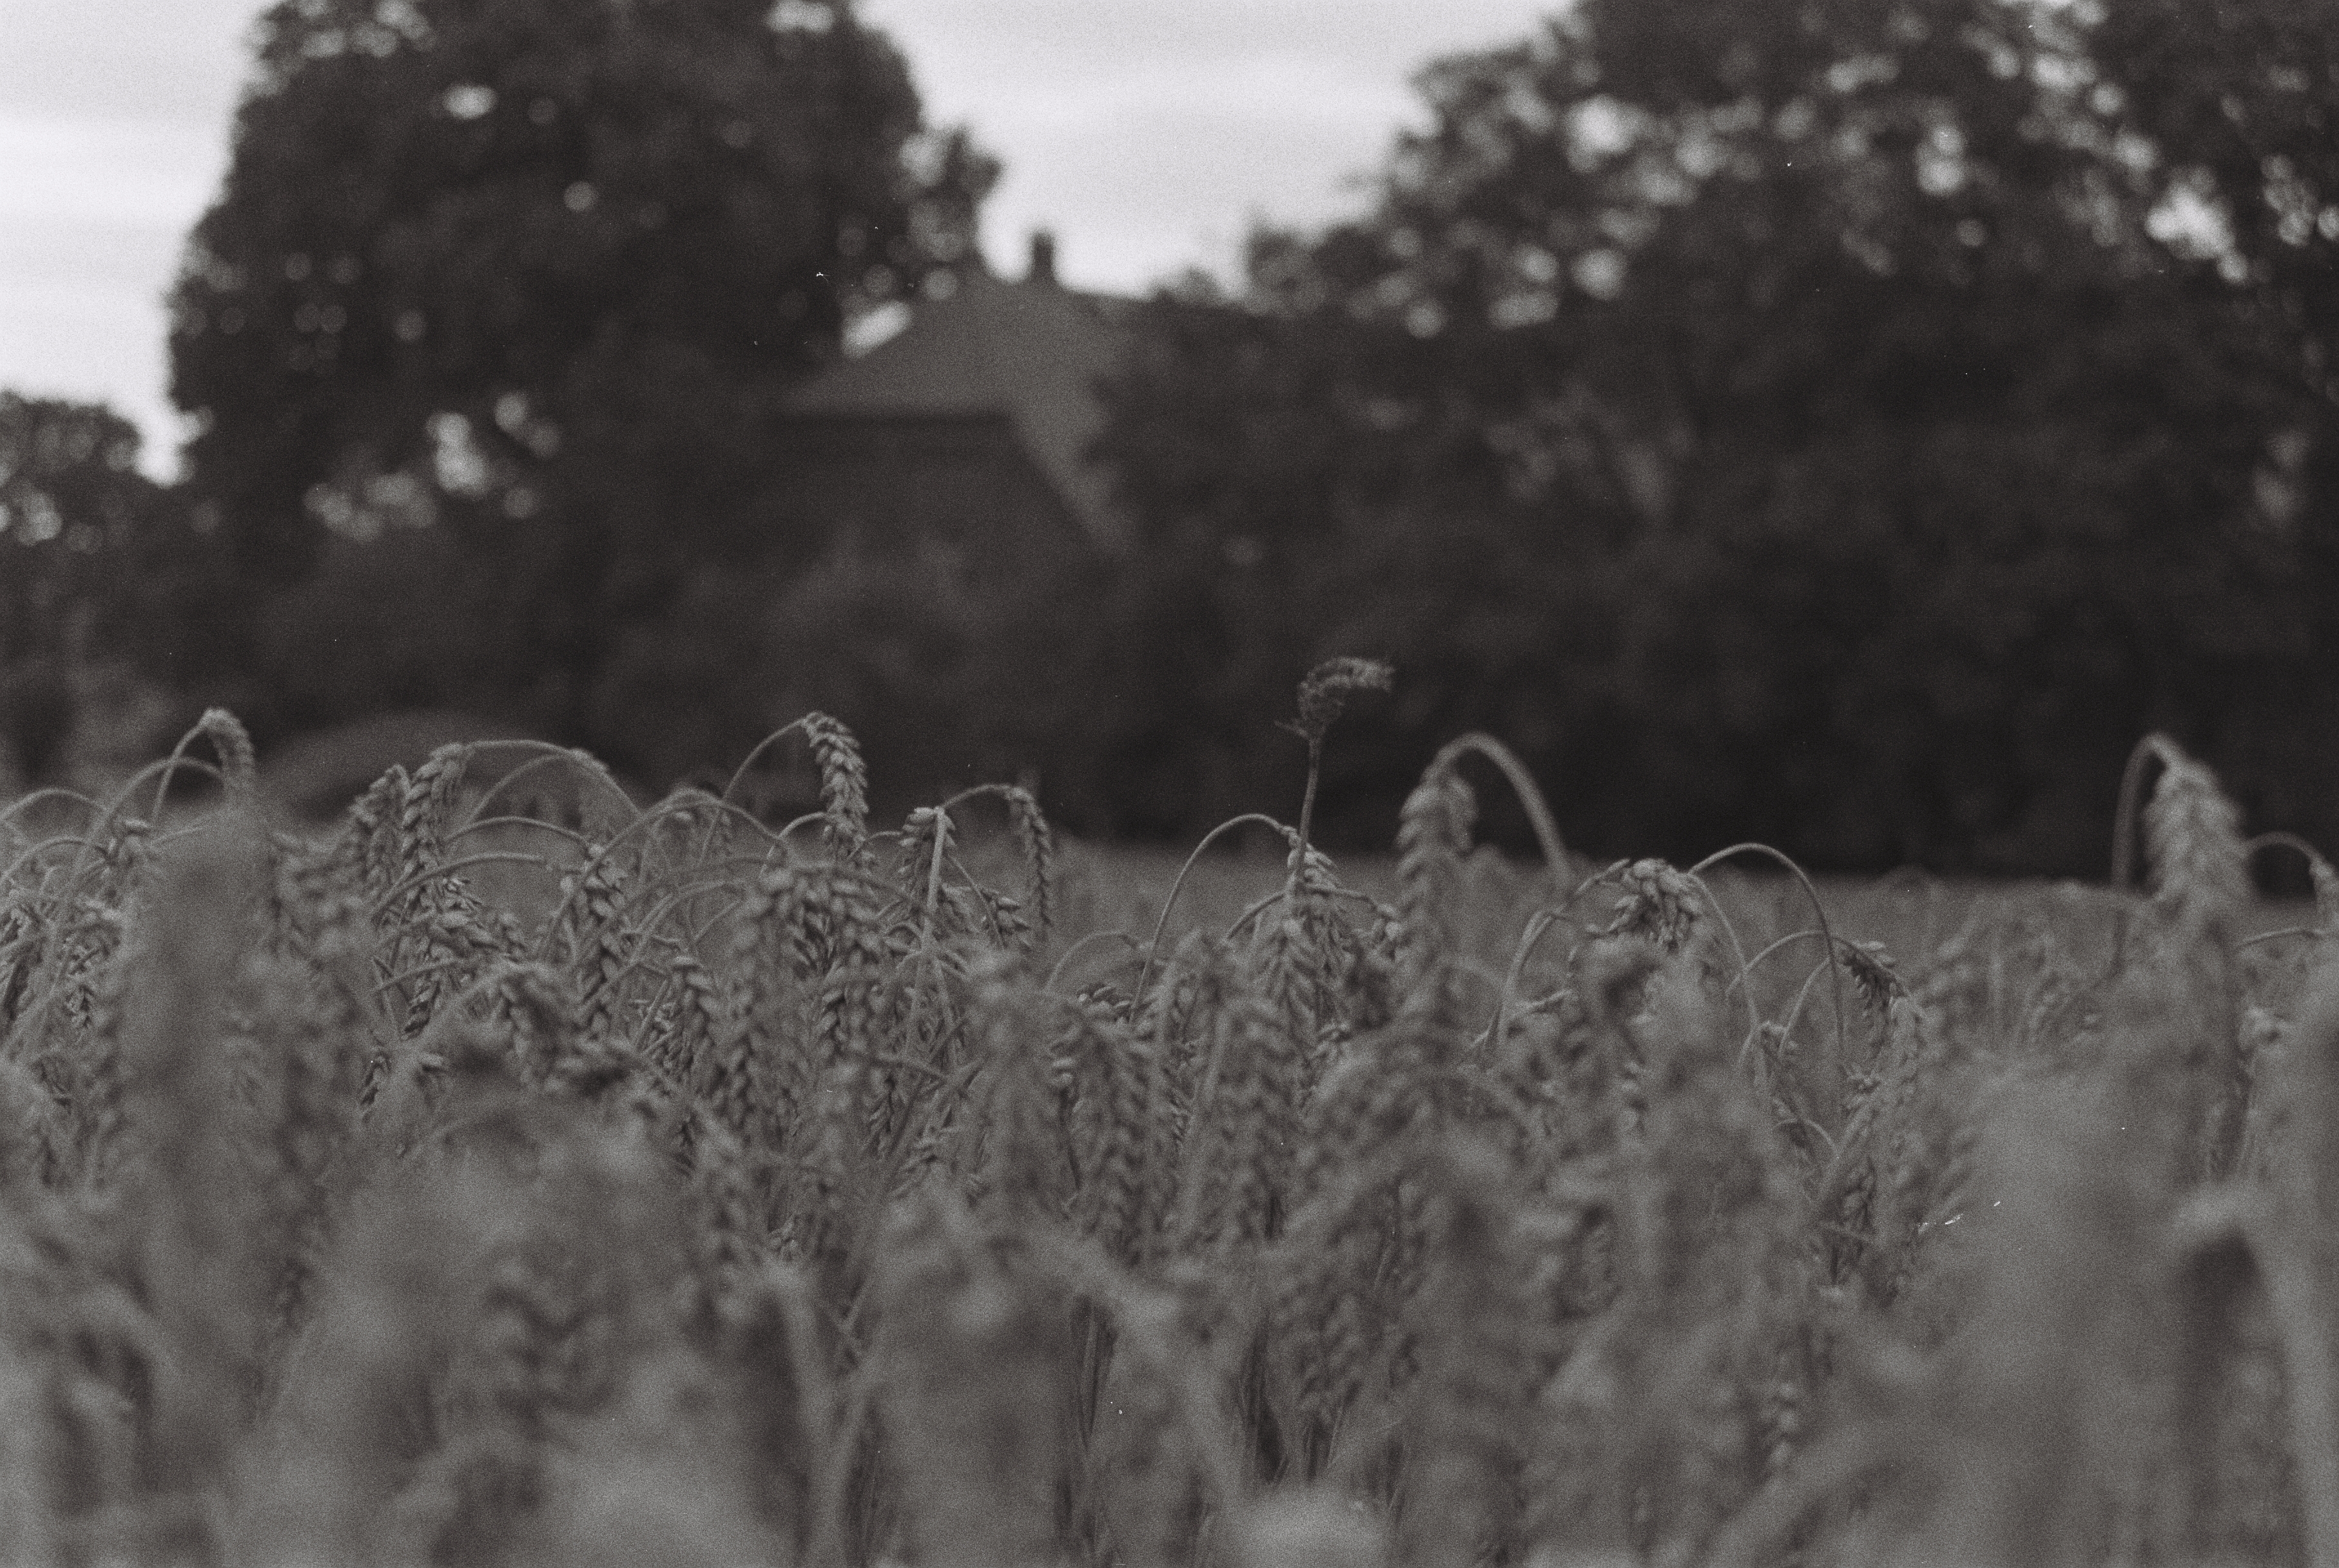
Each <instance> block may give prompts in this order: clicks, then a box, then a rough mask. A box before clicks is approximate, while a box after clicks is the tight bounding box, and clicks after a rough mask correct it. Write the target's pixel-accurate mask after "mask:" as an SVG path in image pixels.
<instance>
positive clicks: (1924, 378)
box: [1109, 0, 2329, 869]
mask: <svg viewBox="0 0 2339 1568" xmlns="http://www.w3.org/2000/svg"><path fill="white" fill-rule="evenodd" d="M2170 3H2171V4H2172V5H2173V4H2176V0H2170ZM2100 21H2101V18H2100V17H2099V16H2097V17H2093V18H2091V17H2090V15H2087V14H2086V13H2085V11H2084V8H2081V7H2068V6H2053V5H2031V4H2027V3H2024V0H1904V3H1901V4H1894V5H1884V4H1879V3H1877V0H1812V3H1810V4H1804V5H1797V6H1779V5H1771V4H1767V3H1762V0H1584V3H1583V4H1581V5H1577V6H1575V7H1574V8H1573V9H1572V10H1570V11H1568V12H1566V13H1565V14H1564V15H1562V16H1560V17H1558V18H1556V19H1554V21H1553V22H1552V23H1551V24H1549V25H1547V26H1546V28H1545V30H1544V31H1543V32H1542V33H1541V34H1539V35H1537V36H1536V37H1535V38H1533V39H1530V40H1528V41H1526V42H1525V43H1522V44H1517V45H1515V46H1512V47H1508V48H1503V49H1497V50H1492V51H1487V52H1484V53H1481V54H1472V55H1466V56H1461V57H1457V58H1456V59H1452V60H1448V61H1445V62H1441V63H1439V64H1436V65H1434V66H1432V67H1431V68H1430V69H1428V70H1427V71H1426V72H1425V73H1424V74H1423V75H1422V77H1421V78H1420V85H1421V90H1422V93H1423V95H1424V97H1425V98H1426V102H1427V104H1428V106H1429V109H1430V111H1431V114H1432V121H1431V124H1430V125H1429V127H1428V128H1427V129H1426V130H1425V131H1423V132H1420V133H1411V134H1408V135H1406V136H1405V137H1404V138H1402V139H1401V140H1400V142H1399V143H1398V146H1397V149H1396V153H1395V155H1394V156H1393V157H1392V159H1391V161H1390V165H1389V170H1388V173H1387V176H1386V178H1385V181H1384V183H1383V190H1382V193H1381V196H1380V199H1379V200H1378V202H1377V203H1376V205H1375V207H1374V208H1373V210H1372V211H1371V212H1369V214H1368V215H1367V216H1366V217H1365V218H1363V219H1362V220H1360V221H1357V222H1353V223H1350V224H1347V225H1342V226H1339V227H1337V228H1335V229H1333V230H1331V231H1329V232H1325V233H1323V234H1320V235H1317V236H1308V237H1303V236H1289V235H1285V236H1274V235H1269V236H1262V237H1261V240H1260V242H1258V244H1257V245H1255V247H1254V249H1253V252H1252V256H1251V260H1250V267H1249V275H1248V294H1247V297H1246V298H1245V299H1244V300H1243V301H1241V306H1240V309H1239V311H1236V312H1234V315H1235V317H1237V318H1239V319H1238V320H1234V321H1231V322H1229V320H1228V311H1227V307H1226V306H1224V305H1222V304H1221V305H1198V304H1194V303H1191V302H1187V301H1176V300H1164V301H1158V302H1157V304H1156V306H1155V307H1154V310H1153V312H1152V321H1153V327H1152V330H1151V331H1150V334H1149V338H1150V343H1151V349H1150V351H1149V352H1148V353H1147V354H1145V355H1143V356H1141V357H1140V361H1139V368H1138V370H1137V371H1136V373H1135V374H1134V375H1133V376H1132V378H1131V379H1130V382H1129V383H1128V384H1126V385H1124V387H1123V388H1122V389H1121V392H1120V419H1119V420H1118V423H1117V426H1116V429H1115V430H1114V432H1113V434H1112V435H1111V437H1110V441H1109V444H1110V449H1111V450H1112V452H1113V454H1114V455H1115V457H1116V459H1117V460H1118V461H1120V464H1121V467H1122V472H1123V475H1124V478H1125V482H1126V484H1127V486H1128V488H1129V490H1130V499H1131V502H1132V504H1133V506H1134V508H1135V509H1136V510H1137V511H1138V512H1139V513H1140V515H1142V516H1144V517H1145V518H1148V519H1149V523H1150V531H1151V532H1152V533H1153V535H1154V537H1156V538H1163V537H1193V536H1209V535H1216V536H1218V537H1219V539H1220V540H1221V541H1222V542H1227V543H1231V542H1233V541H1234V540H1235V539H1236V538H1237V537H1238V536H1239V537H1243V538H1248V539H1250V540H1251V541H1253V542H1252V543H1251V544H1249V545H1247V546H1245V547H1242V548H1240V549H1237V550H1234V551H1232V552H1230V553H1229V552H1228V551H1224V550H1221V551H1219V552H1217V556H1216V558H1215V559H1213V552H1212V551H1211V550H1209V549H1208V548H1202V547H1196V548H1191V549H1188V550H1186V551H1184V552H1182V554H1181V556H1180V557H1179V558H1183V559H1186V560H1189V561H1192V562H1197V563H1205V564H1204V565H1202V566H1199V567H1198V568H1197V571H1198V572H1199V577H1202V578H1206V579H1210V580H1214V581H1217V582H1219V584H1220V585H1221V589H1220V590H1219V592H1220V597H1221V600H1222V601H1225V600H1226V595H1225V594H1224V591H1223V585H1224V584H1225V583H1226V582H1227V581H1228V580H1229V579H1230V578H1232V577H1237V576H1239V575H1242V574H1245V573H1248V574H1252V575H1254V576H1255V575H1257V574H1258V573H1260V572H1261V571H1265V572H1268V573H1269V574H1271V578H1270V580H1269V581H1268V582H1267V583H1266V584H1263V585H1261V586H1260V587H1259V588H1258V590H1256V591H1254V592H1253V593H1252V594H1251V595H1250V597H1251V599H1252V601H1253V602H1255V603H1258V604H1259V605H1262V606H1268V608H1267V610H1266V611H1265V614H1266V615H1267V616H1269V617H1272V618H1274V619H1275V620H1276V622H1277V624H1276V625H1274V626H1272V627H1269V626H1264V625H1262V624H1260V623H1259V622H1258V621H1256V620H1254V621H1252V622H1251V623H1249V624H1247V625H1244V626H1239V627H1238V628H1237V629H1235V630H1234V631H1232V632H1230V633H1229V641H1230V642H1231V643H1233V644H1235V645H1239V646H1245V647H1250V648H1257V647H1263V646H1275V647H1280V648H1285V649H1288V650H1289V652H1288V654H1287V655H1282V656H1278V662H1280V663H1282V664H1283V665H1284V666H1286V667H1285V668H1283V669H1282V670H1280V671H1279V672H1278V677H1279V678H1278V682H1277V683H1276V684H1278V685H1285V689H1288V685H1286V684H1285V683H1286V682H1288V678H1289V677H1290V676H1295V675H1296V673H1297V670H1298V668H1301V667H1305V664H1306V662H1307V661H1308V660H1310V659H1313V658H1315V657H1318V656H1323V655H1326V654H1330V653H1336V652H1365V653H1375V654H1383V655H1393V656H1396V658H1397V660H1398V663H1399V665H1400V668H1401V669H1409V670H1410V671H1411V672H1412V674H1411V676H1410V678H1409V679H1407V680H1406V684H1405V686H1404V687H1403V688H1402V689H1401V691H1400V697H1399V702H1398V704H1397V707H1396V715H1397V716H1398V721H1399V725H1400V726H1401V732H1402V733H1401V736H1400V743H1399V744H1397V745H1392V746H1390V747H1388V748H1387V749H1386V750H1385V751H1384V752H1383V753H1382V754H1381V755H1380V756H1378V757H1377V758H1369V759H1366V763H1367V773H1366V774H1365V775H1364V776H1360V777H1359V778H1358V779H1357V784H1358V785H1359V786H1360V787H1361V788H1362V790H1363V791H1364V793H1365V794H1367V795H1368V796H1370V797H1371V798H1373V799H1375V800H1377V801H1378V802H1379V803H1381V809H1382V810H1383V811H1384V812H1385V811H1386V809H1387V806H1388V805H1390V804H1394V801H1395V800H1396V799H1397V798H1400V797H1401V791H1402V789H1403V787H1404V786H1403V783H1402V781H1403V779H1404V778H1405V777H1406V774H1408V773H1409V771H1410V770H1412V769H1413V768H1416V767H1417V766H1418V764H1419V760H1420V757H1421V756H1422V755H1423V754H1426V750H1427V748H1428V747H1429V746H1430V745H1433V744H1435V742H1436V740H1437V739H1439V738H1442V736H1443V735H1445V734H1447V733H1451V731H1452V730H1454V729H1456V728H1460V727H1463V726H1465V725H1485V726H1487V727H1492V728H1495V729H1496V730H1498V731H1501V732H1503V733H1505V734H1506V735H1511V736H1513V737H1515V738H1516V739H1518V740H1519V741H1520V742H1521V743H1522V745H1523V749H1525V751H1526V752H1528V753H1529V754H1530V755H1531V756H1532V758H1533V759H1534V760H1535V763H1536V764H1537V765H1538V766H1539V767H1540V768H1541V769H1542V770H1543V771H1544V773H1545V776H1546V777H1547V778H1548V779H1550V780H1551V781H1552V782H1553V783H1554V784H1555V786H1556V793H1557V794H1558V795H1559V797H1560V801H1561V811H1562V814H1563V818H1564V820H1565V821H1566V822H1567V823H1568V824H1569V825H1570V826H1571V827H1572V828H1573V829H1574V831H1576V832H1577V833H1580V834H1581V835H1583V836H1584V837H1586V838H1587V839H1588V840H1589V841H1590V842H1592V843H1594V844H1597V845H1600V846H1602V847H1604V848H1614V849H1616V850H1619V851H1624V850H1635V851H1646V850H1658V851H1663V852H1667V853H1692V852H1694V851H1697V850H1700V849H1702V848H1710V847H1712V845H1713V844H1714V843H1717V842H1719V841H1721V840H1722V839H1724V838H1726V837H1731V836H1744V835H1745V834H1746V833H1750V832H1751V833H1756V834H1759V835H1762V836H1764V837H1767V838H1771V839H1773V840H1774V841H1776V842H1780V843H1784V844H1787V845H1789V846H1791V847H1792V848H1794V849H1796V850H1797V851H1799V852H1800V853H1806V854H1808V855H1811V856H1812V857H1814V858H1817V859H1819V860H1821V861H1822V862H1828V863H1839V864H1845V865H1881V864H1890V863H1893V862H1896V861H1900V860H1921V861H1928V862H1931V863H1937V864H1943V865H1961V864H1962V865H1974V864H1980V865H1991V866H1998V867H2003V868H2012V867H2018V866H2021V867H2030V868H2046V867H2055V868H2058V869H2059V868H2073V869H2076V868H2078V867H2082V866H2089V865H2093V864H2094V863H2096V862H2097V860H2098V859H2099V857H2100V853H2101V850H2100V847H2099V846H2100V845H2101V843H2104V842H2106V839H2105V836H2104V835H2105V834H2106V833H2107V831H2108V819H2109V812H2110V805H2111V802H2110V799H2109V794H2110V792H2109V789H2108V788H2107V784H2106V783H2105V781H2106V780H2107V779H2109V778H2115V777H2117V770H2118V766H2119V762H2120V758H2121V756H2122V754H2124V753H2125V750H2126V748H2127V745H2130V744H2131V743H2132V742H2133V740H2134V739H2135V738H2136V736H2137V735H2138V734H2139V733H2141V731H2142V730H2144V729H2145V728H2147V727H2153V726H2166V727H2172V728H2175V729H2177V730H2179V731H2180V732H2183V733H2185V734H2186V735H2187V738H2188V739H2190V740H2192V741H2194V742H2196V744H2200V745H2203V746H2204V748H2205V749H2206V750H2207V751H2209V752H2210V753H2211V754H2213V755H2219V754H2220V747H2219V745H2218V744H2217V743H2218V742H2219V740H2220V735H2221V730H2222V731H2223V732H2224V733H2223V735H2222V738H2223V740H2224V741H2225V742H2226V743H2230V744H2226V745H2225V747H2224V753H2225V756H2226V758H2238V757H2240V756H2242V755H2243V754H2245V752H2247V751H2248V750H2249V748H2248V747H2247V746H2246V745H2241V744H2240V742H2241V740H2242V739H2243V737H2242V736H2241V735H2239V734H2238V733H2237V732H2236V730H2235V723H2234V720H2233V716H2232V715H2233V713H2234V711H2235V697H2236V696H2237V695H2238V694H2242V693H2245V692H2248V691H2250V690H2253V689H2258V688H2259V687H2261V686H2263V685H2264V684H2265V682H2266V681H2267V680H2269V679H2272V678H2273V677H2274V676H2275V673H2276V672H2279V671H2282V670H2285V669H2288V668H2292V667H2295V666H2296V665H2297V664H2298V663H2299V662H2300V660H2301V658H2302V657H2303V656H2306V655H2308V654H2311V653H2312V654H2315V655H2316V656H2325V655H2327V653H2328V651H2329V650H2328V648H2327V647H2325V648H2324V649H2323V650H2322V651H2321V652H2320V653H2317V651H2316V645H2315V640H2314V632H2313V628H2312V626H2311V625H2310V619H2311V617H2310V615H2309V613H2308V606H2310V605H2311V604H2312V602H2313V601H2314V597H2315V592H2314V581H2315V580H2316V579H2315V577H2314V570H2315V568H2314V548H2315V547H2314V528H2313V527H2312V526H2309V525H2310V522H2311V519H2310V520H2307V521H2302V520H2300V519H2299V518H2295V517H2294V518H2292V519H2291V521H2290V522H2283V521H2281V520H2279V519H2275V518H2271V517H2270V515H2269V513H2268V511H2267V508H2266V507H2265V504H2264V500H2265V489H2264V486H2263V484H2262V483H2261V482H2260V481H2261V480H2262V479H2263V478H2264V469H2265V461H2266V457H2267V450H2268V449H2267V444H2266V443H2267V438H2268V435H2269V433H2270V431H2271V430H2273V429H2278V428H2279V423H2280V419H2281V418H2282V417H2283V415H2282V409H2284V408H2285V406H2286V403H2287V402H2288V401H2289V400H2290V399H2291V394H2290V393H2289V392H2288V391H2286V390H2285V387H2284V384H2283V372H2282V370H2281V366H2280V362H2279V361H2280V358H2281V356H2280V352H2279V346H2278V345H2277V344H2276V343H2275V342H2274V341H2273V340H2271V339H2269V338H2268V337H2267V336H2266V335H2265V334H2263V333H2254V332H2249V331H2242V330H2236V317H2235V297H2234V291H2233V289H2232V287H2231V286H2230V284H2229V283H2228V282H2227V281H2226V280H2225V279H2223V278H2221V276H2220V275H2219V274H2218V272H2217V271H2216V268H2215V267H2214V266H2213V265H2204V264H2201V263H2199V262H2198V261H2197V260H2196V259H2194V258H2193V257H2192V256H2191V255H2190V254H2189V253H2188V252H2187V251H2186V250H2185V248H2184V246H2183V244H2182V243H2181V238H2182V237H2181V235H2179V234H2178V232H2177V231H2176V229H2174V228H2172V227H2171V225H2170V223H2169V222H2168V213H2167V212H2166V185H2165V181H2164V180H2163V178H2162V176H2161V171H2162V169H2163V168H2164V166H2165V163H2164V160H2169V159H2173V158H2175V156H2176V154H2174V153H2168V152H2166V151H2165V150H2163V149H2158V148H2156V147H2153V146H2152V145H2150V144H2149V143H2147V142H2145V141H2144V140H2143V139H2141V138H2140V137H2139V135H2138V134H2137V132H2136V130H2135V128H2134V126H2133V125H2132V124H2131V123H2129V121H2128V119H2127V107H2128V98H2127V95H2125V94H2122V93H2121V92H2120V91H2118V90H2117V87H2116V86H2113V85H2111V84H2107V82H2106V81H2105V79H2104V71H2103V67H2102V66H2101V65H2099V64H2098V63H2097V60H2096V58H2095V57H2094V54H2093V51H2094V49H2095V48H2096V46H2097V38H2096V36H2095V35H2094V33H2093V32H2092V31H2091V30H2090V28H2091V24H2092V22H2100ZM1212 312H1216V314H1217V318H1218V320H1219V324H1218V325H1216V326H1213V327H1209V328H1208V329H1207V330H1205V329H1203V328H1202V327H1200V326H1199V325H1198V322H1199V320H1200V319H1201V318H1202V317H1204V316H1208V315H1209V314H1210V313H1212ZM1230 345H1232V346H1231V347H1230ZM1213 356H1219V357H1220V358H1222V359H1225V360H1227V363H1228V366H1236V367H1239V373H1227V367H1226V366H1222V367H1220V368H1219V370H1217V371H1216V372H1214V371H1212V370H1210V369H1209V368H1208V367H1209V366H1210V365H1211V364H1212V360H1213ZM1232 430H1240V431H1243V432H1247V433H1248V435H1247V438H1246V439H1226V437H1225V436H1224V435H1223V434H1221V435H1220V436H1218V437H1209V436H1206V435H1205V434H1204V432H1207V431H1218V432H1228V431H1232ZM1301 432H1304V434H1303V433H1301ZM1295 501H1296V504H1295ZM2293 523H2296V524H2297V526H2295V527H2294V526H2292V524H2293ZM1287 541H1288V543H1287ZM2249 722H2255V721H2249ZM1351 745H1352V746H1353V745H1354V741H1353V738H1352V742H1351Z"/></svg>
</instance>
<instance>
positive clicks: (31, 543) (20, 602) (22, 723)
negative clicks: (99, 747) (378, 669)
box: [0, 392, 226, 783]
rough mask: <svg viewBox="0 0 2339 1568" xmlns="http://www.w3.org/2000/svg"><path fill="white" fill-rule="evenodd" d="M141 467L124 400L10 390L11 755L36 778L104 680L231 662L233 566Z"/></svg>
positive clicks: (0, 542) (1, 573)
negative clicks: (223, 605) (217, 558)
mask: <svg viewBox="0 0 2339 1568" xmlns="http://www.w3.org/2000/svg"><path fill="white" fill-rule="evenodd" d="M137 465H138V429H137V427H136V426H134V425H133V424H132V423H131V422H130V421H129V420H128V419H124V418H123V417H122V416H121V415H120V414H118V413H116V412H114V411H113V409H109V408H107V407H105V406H104V405H103V404H97V403H77V402H71V401H66V400H64V399H50V398H26V397H23V396H20V395H18V394H16V393H14V392H0V754H5V756H6V757H7V758H8V760H9V761H11V762H13V764H14V765H15V768H16V769H18V770H20V771H21V772H22V773H23V774H25V776H26V777H27V778H28V779H29V780H30V781H32V782H35V783H39V782H44V781H46V780H49V779H52V778H54V777H57V776H60V775H61V774H62V773H63V771H64V767H65V764H66V762H67V755H66V753H67V747H68V743H69V742H70V740H71V738H72V736H73V735H74V730H75V727H76V725H79V724H82V723H83V722H84V721H86V720H88V719H90V718H92V717H93V716H94V715H91V714H89V713H88V712H85V711H84V710H85V709H87V708H89V707H90V706H91V705H93V704H94V701H95V699H96V697H97V695H99V690H100V688H101V687H102V686H104V685H114V686H117V687H118V686H120V685H122V684H123V681H124V680H125V679H126V678H127V677H129V676H130V675H131V673H132V672H137V673H138V674H139V675H140V676H143V679H144V680H145V681H146V682H147V683H148V685H149V689H150V691H153V692H156V693H159V692H160V690H161V689H162V688H163V685H165V684H166V683H173V682H175V681H176V680H179V679H182V678H195V677H199V676H202V675H204V674H207V673H212V672H215V671H216V669H217V667H218V665H219V654H220V647H219V644H220V640H221V638H222V636H223V635H224V634H225V629H226V628H225V627H224V626H222V624H221V620H220V618H219V616H218V614H217V608H216V606H217V596H216V595H215V594H214V593H213V591H212V590H214V589H215V588H216V587H217V586H218V583H219V580H220V576H221V574H220V573H219V571H218V569H217V567H216V564H215V562H214V561H213V559H212V556H211V552H210V551H209V549H208V547H207V544H206V541H204V540H203V539H202V538H201V537H199V536H198V535H196V534H195V533H194V532H193V531H192V529H191V528H189V527H188V526H187V520H186V517H185V514H184V511H183V508H179V507H178V506H176V505H175V501H174V498H173V496H172V495H171V494H170V493H169V492H168V491H166V490H164V489H163V488H162V487H160V486H158V485H156V484H155V483H154V482H153V481H152V480H151V479H148V478H146V477H145V476H144V475H143V474H142V473H140V472H139V471H138V466H137ZM148 738H149V737H144V736H125V737H123V740H124V742H125V744H127V745H132V746H136V745H143V744H145V742H146V740H147V739H148Z"/></svg>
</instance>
